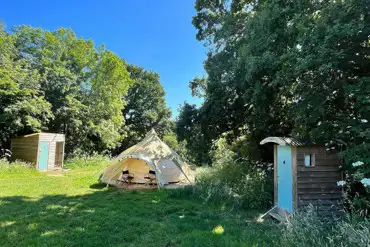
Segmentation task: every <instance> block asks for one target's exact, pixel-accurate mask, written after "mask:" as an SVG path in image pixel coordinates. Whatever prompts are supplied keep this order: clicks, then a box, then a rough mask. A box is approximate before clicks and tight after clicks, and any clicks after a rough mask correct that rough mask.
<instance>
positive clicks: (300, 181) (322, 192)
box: [297, 146, 342, 208]
mask: <svg viewBox="0 0 370 247" xmlns="http://www.w3.org/2000/svg"><path fill="white" fill-rule="evenodd" d="M307 154H310V155H311V157H314V158H315V161H314V166H310V167H307V166H306V164H305V156H306V155H307ZM306 159H307V158H306ZM306 162H307V160H306ZM340 165H341V158H340V157H339V156H338V155H336V154H331V153H327V152H326V150H325V148H324V147H321V146H311V147H297V191H298V194H297V197H298V198H297V200H298V205H299V207H304V206H308V205H310V204H311V205H313V206H318V207H319V208H323V207H321V206H325V207H327V208H330V206H331V205H333V206H337V205H340V202H341V198H342V189H341V188H340V187H338V186H337V182H338V181H339V180H341V178H342V173H341V171H340V168H339V167H340Z"/></svg>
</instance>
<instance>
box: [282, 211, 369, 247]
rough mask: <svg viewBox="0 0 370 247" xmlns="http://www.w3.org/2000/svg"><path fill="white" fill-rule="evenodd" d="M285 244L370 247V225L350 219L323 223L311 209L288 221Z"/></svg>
mask: <svg viewBox="0 0 370 247" xmlns="http://www.w3.org/2000/svg"><path fill="white" fill-rule="evenodd" d="M281 243H282V246H315V247H316V246H333V247H334V246H369V245H370V221H369V220H367V219H363V218H362V219H361V218H354V217H351V216H350V215H344V216H343V217H340V218H324V219H323V218H322V217H320V216H319V215H317V214H316V213H315V211H314V208H313V207H311V208H308V210H307V211H303V212H299V213H295V214H294V215H293V217H290V218H289V219H288V221H287V223H286V227H284V228H283V232H282V239H281Z"/></svg>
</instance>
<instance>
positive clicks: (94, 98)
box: [0, 26, 172, 153]
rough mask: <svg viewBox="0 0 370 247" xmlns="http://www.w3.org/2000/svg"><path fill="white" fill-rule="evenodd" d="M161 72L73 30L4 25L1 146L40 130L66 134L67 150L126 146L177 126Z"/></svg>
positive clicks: (0, 71) (0, 47) (0, 32)
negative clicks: (7, 27)
mask: <svg viewBox="0 0 370 247" xmlns="http://www.w3.org/2000/svg"><path fill="white" fill-rule="evenodd" d="M164 96H165V93H164V90H163V87H162V85H161V84H160V81H159V75H158V74H156V73H154V72H149V71H146V70H144V69H142V68H140V67H137V66H134V65H128V64H126V62H125V61H124V60H123V59H122V58H120V57H118V56H117V55H116V54H114V53H112V52H111V51H109V50H107V49H105V48H104V47H98V48H96V47H95V46H94V43H93V42H92V41H91V40H85V39H82V38H79V37H77V36H76V35H75V33H74V32H73V31H72V30H70V29H64V28H60V29H58V30H56V31H45V30H42V29H40V28H32V27H29V26H20V27H16V28H14V29H13V31H12V32H11V33H8V32H6V31H5V30H4V27H3V26H0V128H1V131H0V138H1V140H0V141H1V142H0V145H6V144H8V143H9V140H10V138H11V137H13V136H16V135H22V134H29V133H33V132H38V131H48V132H56V133H64V134H66V138H67V143H66V151H67V153H71V152H79V151H81V152H107V151H112V150H113V151H114V150H116V148H120V147H121V148H125V147H128V146H130V145H132V144H133V143H135V142H137V141H138V140H139V139H141V138H142V137H143V136H144V135H145V134H146V132H147V131H149V130H150V129H151V128H155V129H156V130H157V131H158V132H159V133H160V134H161V135H163V134H165V133H167V132H168V131H169V129H170V128H171V124H172V123H171V121H170V115H171V112H170V111H169V109H168V108H167V107H166V102H165V98H164Z"/></svg>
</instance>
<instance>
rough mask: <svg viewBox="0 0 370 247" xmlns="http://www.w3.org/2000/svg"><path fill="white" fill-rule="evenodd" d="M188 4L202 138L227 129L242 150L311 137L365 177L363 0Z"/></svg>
mask: <svg viewBox="0 0 370 247" xmlns="http://www.w3.org/2000/svg"><path fill="white" fill-rule="evenodd" d="M196 10H197V15H196V16H195V17H194V18H193V24H194V26H195V27H196V28H197V29H198V34H197V38H198V39H199V40H201V41H203V42H205V44H206V45H207V46H208V47H209V53H208V58H207V60H206V61H205V69H206V71H207V78H206V86H205V87H203V88H206V92H205V93H204V99H205V101H204V104H203V106H202V107H201V108H200V109H199V111H200V112H201V115H202V119H203V121H201V125H202V126H208V128H206V127H203V128H201V129H202V131H203V133H205V134H206V136H207V137H210V138H211V139H217V138H219V137H220V136H221V135H222V133H225V132H228V133H230V131H232V132H234V133H233V134H232V135H231V136H235V137H237V136H239V134H242V135H245V136H247V139H248V142H247V143H248V145H247V146H246V148H248V149H251V150H255V148H253V147H256V146H258V142H259V141H260V140H261V139H262V138H263V137H266V136H271V135H280V136H284V135H289V136H296V137H299V138H304V139H310V140H313V141H316V142H317V143H325V144H326V145H327V148H328V150H337V151H343V152H342V154H344V158H345V163H346V164H345V169H346V172H347V173H348V175H349V177H351V179H352V182H351V183H357V184H358V182H359V179H365V178H368V177H369V176H370V169H369V167H370V153H369V152H368V151H366V150H369V145H370V144H369V143H370V138H369V133H368V129H369V118H370V116H369V114H370V111H369V109H370V108H369V103H370V101H369V97H370V96H369V95H370V88H369V80H370V77H369V73H370V70H369V68H370V66H369V65H370V64H369V63H370V59H369V58H370V49H369V48H370V47H369V46H370V42H369V36H368V34H369V33H370V29H369V26H370V25H369V24H370V15H369V13H370V11H369V1H368V0H360V1H355V0H350V1H309V0H300V1H293V2H288V1H236V0H235V1H226V0H224V1H210V0H198V1H196ZM194 84H195V85H196V84H197V83H194V82H192V83H191V87H194ZM240 130H242V131H240ZM238 132H239V133H238ZM247 153H249V155H251V156H254V157H255V158H259V157H262V158H263V155H261V154H262V153H261V150H260V151H257V152H256V155H254V154H250V152H247ZM357 161H360V163H361V162H363V163H364V165H363V166H362V167H361V168H355V169H356V174H359V175H356V176H354V175H353V168H352V164H353V163H355V164H357V163H356V162H357ZM359 170H361V173H357V172H358V171H359ZM365 181H367V180H365ZM352 191H357V192H358V191H359V190H352ZM355 194H356V193H355ZM361 198H362V199H363V198H365V197H361ZM365 201H366V200H365ZM362 202H363V201H362ZM365 204H366V205H368V206H367V207H369V205H370V203H369V200H368V201H367V202H366V203H365Z"/></svg>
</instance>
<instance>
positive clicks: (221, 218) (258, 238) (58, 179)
mask: <svg viewBox="0 0 370 247" xmlns="http://www.w3.org/2000/svg"><path fill="white" fill-rule="evenodd" d="M100 171H101V166H95V167H90V168H84V169H83V168H78V169H75V170H71V171H68V172H63V173H39V172H37V171H29V170H26V169H2V170H0V188H1V189H0V246H272V245H276V244H278V243H277V242H274V241H276V240H277V239H279V237H278V236H279V233H280V231H279V229H278V226H277V225H276V224H274V223H273V222H264V223H257V222H256V221H255V218H256V217H257V216H258V213H260V212H243V211H237V212H235V211H231V210H230V209H228V208H227V207H226V206H223V205H222V203H219V204H217V205H215V204H210V203H204V202H203V201H199V200H195V199H192V198H191V197H186V198H182V197H179V196H174V195H172V194H174V193H173V192H172V191H169V190H160V191H157V190H153V191H124V190H119V189H114V188H105V187H104V186H101V185H98V184H97V178H98V176H99V172H100ZM217 225H221V226H222V227H223V228H224V233H223V234H221V235H215V234H213V233H212V229H213V228H214V227H216V226H217Z"/></svg>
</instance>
